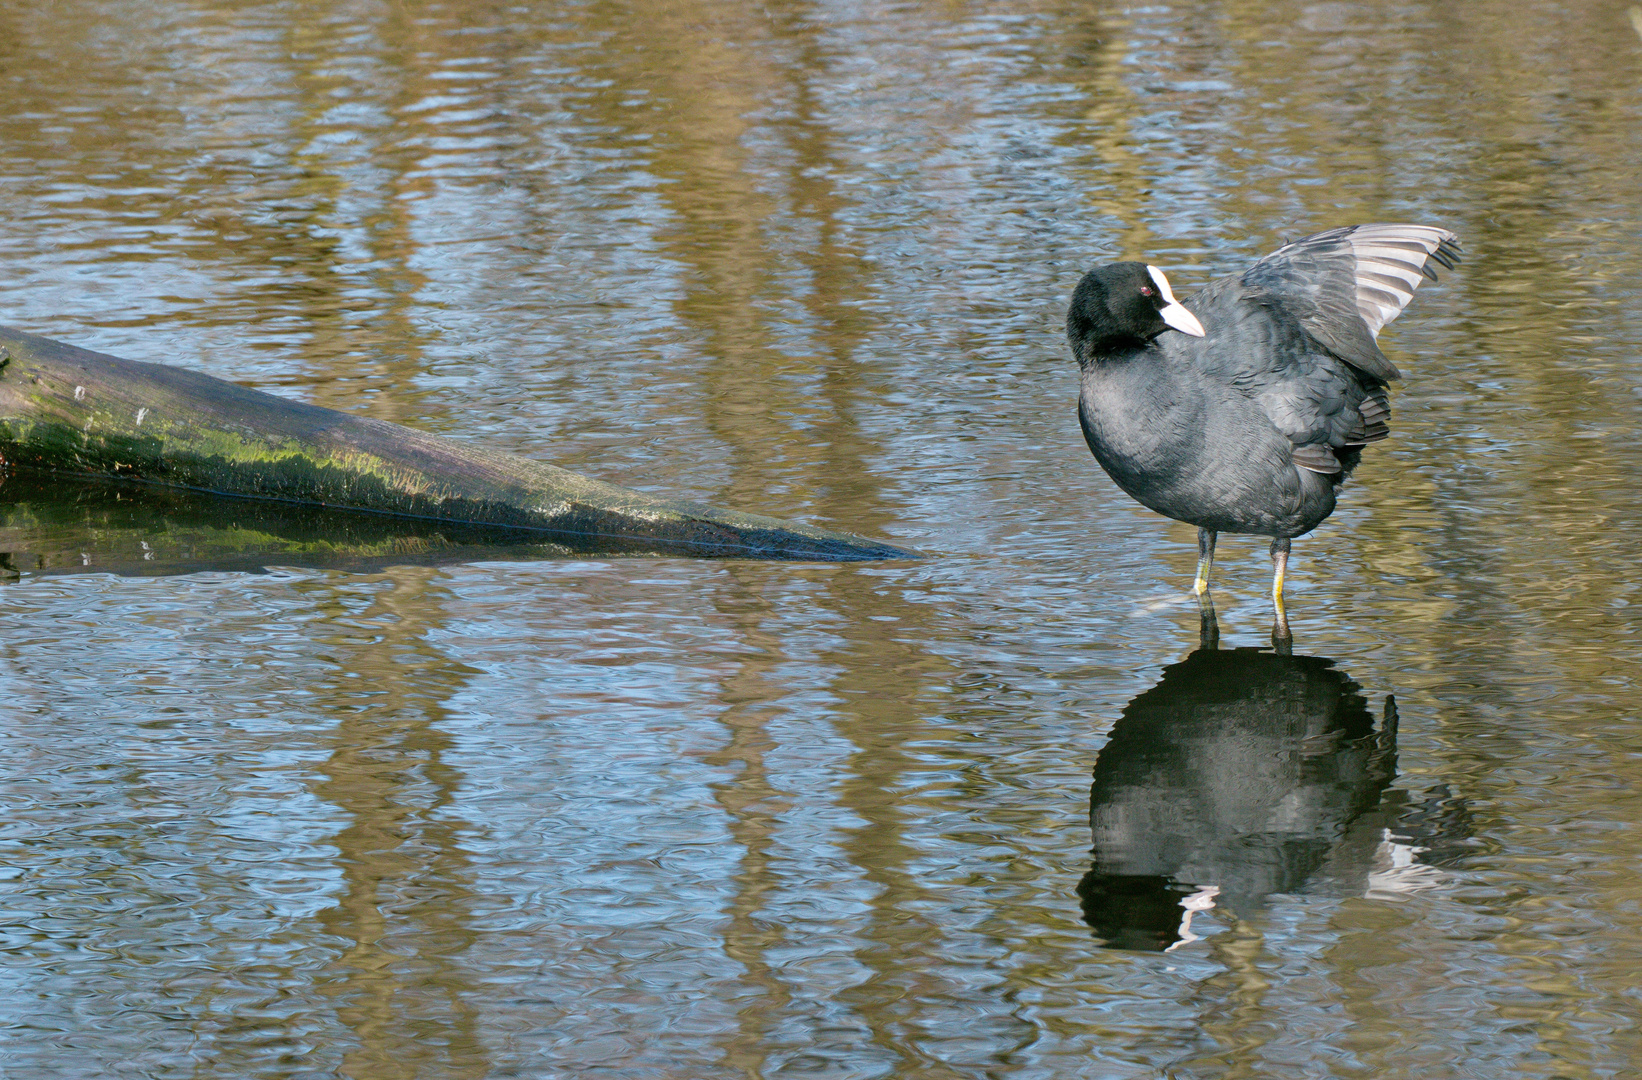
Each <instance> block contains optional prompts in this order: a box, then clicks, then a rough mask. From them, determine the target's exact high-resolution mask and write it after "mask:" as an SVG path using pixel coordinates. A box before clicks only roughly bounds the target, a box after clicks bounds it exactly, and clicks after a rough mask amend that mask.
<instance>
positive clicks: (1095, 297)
mask: <svg viewBox="0 0 1642 1080" xmlns="http://www.w3.org/2000/svg"><path fill="white" fill-rule="evenodd" d="M1165 330H1179V331H1180V332H1181V333H1183V334H1190V335H1191V336H1193V337H1202V336H1203V325H1202V324H1201V323H1199V322H1198V321H1197V318H1196V317H1195V316H1193V315H1192V313H1191V312H1189V311H1187V310H1186V309H1185V308H1184V307H1182V306H1181V305H1180V303H1179V302H1178V301H1177V300H1175V298H1174V291H1173V290H1172V289H1170V288H1169V279H1168V278H1166V277H1164V276H1163V271H1161V270H1159V269H1158V268H1157V267H1155V266H1148V265H1147V264H1146V263H1142V262H1120V263H1111V264H1109V265H1107V266H1097V267H1095V268H1094V269H1093V270H1091V271H1089V272H1088V273H1087V274H1084V275H1083V280H1082V281H1080V282H1078V287H1077V289H1076V291H1074V292H1073V293H1072V306H1071V307H1070V308H1069V309H1067V312H1066V339H1067V340H1068V341H1070V342H1071V343H1072V355H1074V356H1076V357H1077V359H1078V363H1080V364H1085V363H1089V362H1090V361H1092V360H1093V359H1094V358H1095V357H1097V356H1100V355H1102V354H1105V353H1111V352H1118V351H1122V350H1126V349H1138V348H1140V347H1141V346H1143V345H1145V344H1146V343H1147V342H1148V341H1151V340H1152V339H1153V338H1155V337H1157V336H1158V335H1159V334H1161V333H1163V332H1164V331H1165Z"/></svg>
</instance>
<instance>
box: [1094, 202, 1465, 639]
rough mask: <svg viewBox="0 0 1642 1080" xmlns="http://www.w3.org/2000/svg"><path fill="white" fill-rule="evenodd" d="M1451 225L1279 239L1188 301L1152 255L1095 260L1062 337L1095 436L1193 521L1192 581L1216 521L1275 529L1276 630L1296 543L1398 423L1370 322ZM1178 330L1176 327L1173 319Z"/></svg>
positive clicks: (1449, 241)
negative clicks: (1365, 452)
mask: <svg viewBox="0 0 1642 1080" xmlns="http://www.w3.org/2000/svg"><path fill="white" fill-rule="evenodd" d="M1459 255H1460V249H1459V243H1458V238H1457V237H1456V236H1455V235H1454V234H1453V233H1451V232H1448V231H1447V230H1445V229H1436V228H1431V227H1429V226H1425V225H1354V226H1350V227H1348V228H1343V229H1330V230H1328V231H1327V232H1320V233H1317V234H1315V235H1313V236H1308V237H1306V238H1304V239H1302V240H1297V241H1295V242H1294V243H1292V244H1288V245H1285V246H1284V247H1281V248H1279V249H1277V250H1276V251H1275V252H1273V253H1272V254H1270V255H1267V256H1266V257H1265V258H1264V259H1261V260H1260V261H1259V262H1257V263H1255V264H1254V265H1253V266H1251V267H1249V268H1248V269H1247V270H1245V271H1243V272H1242V273H1241V274H1238V275H1236V276H1233V277H1226V278H1221V279H1220V280H1218V281H1215V282H1212V283H1210V284H1209V285H1208V286H1207V287H1206V288H1204V289H1203V290H1202V291H1201V292H1199V293H1197V294H1196V295H1194V296H1192V297H1191V298H1189V299H1188V300H1186V301H1185V303H1181V302H1179V301H1177V300H1175V298H1174V294H1173V293H1172V292H1171V290H1170V288H1169V281H1168V279H1167V278H1166V277H1164V276H1163V272H1162V271H1161V270H1159V269H1158V268H1157V267H1155V266H1148V265H1147V264H1145V263H1138V262H1122V263H1113V264H1111V265H1109V266H1100V267H1096V268H1095V269H1094V270H1091V271H1089V273H1087V274H1085V275H1084V276H1083V280H1082V281H1080V282H1078V287H1077V290H1076V291H1075V292H1074V293H1073V294H1072V305H1071V309H1070V310H1069V311H1068V312H1067V313H1066V336H1067V339H1068V340H1069V341H1070V342H1071V345H1072V354H1073V355H1074V356H1075V357H1076V358H1077V361H1078V365H1079V367H1080V368H1082V372H1083V385H1082V392H1081V393H1080V394H1079V397H1078V419H1079V420H1080V421H1082V424H1083V435H1084V438H1085V439H1086V440H1088V443H1089V449H1091V450H1093V451H1094V453H1095V458H1096V459H1097V460H1098V461H1099V462H1100V464H1101V466H1102V467H1103V468H1105V470H1106V471H1107V472H1108V473H1110V474H1111V477H1112V479H1113V480H1115V481H1117V484H1118V486H1119V487H1121V488H1122V489H1123V490H1124V491H1126V492H1128V493H1129V494H1130V495H1132V496H1133V497H1134V498H1135V499H1136V500H1138V501H1139V502H1140V503H1141V505H1143V506H1146V507H1148V508H1150V509H1152V510H1156V511H1157V512H1158V513H1160V514H1164V515H1166V516H1168V517H1171V518H1174V519H1175V520H1176V521H1185V522H1189V523H1190V524H1192V525H1196V526H1197V530H1198V532H1197V537H1198V566H1197V581H1196V584H1195V586H1194V591H1195V592H1196V593H1197V594H1198V596H1199V597H1203V596H1204V594H1205V593H1206V592H1207V591H1208V587H1209V570H1210V568H1211V566H1212V565H1213V562H1214V543H1215V538H1216V535H1217V534H1219V533H1223V532H1231V533H1253V534H1255V535H1257V536H1269V537H1271V538H1272V544H1271V553H1272V562H1273V570H1274V573H1273V579H1272V603H1273V606H1274V607H1275V609H1276V614H1277V620H1276V624H1275V626H1274V628H1273V634H1274V636H1277V637H1279V638H1287V637H1288V636H1289V632H1288V620H1287V618H1286V616H1285V614H1284V610H1283V571H1284V569H1285V567H1286V566H1287V563H1288V553H1289V541H1290V540H1291V539H1293V538H1294V537H1296V536H1303V535H1304V534H1306V533H1308V532H1310V531H1311V530H1312V529H1314V528H1316V527H1317V525H1318V524H1319V523H1320V522H1321V521H1322V520H1323V519H1324V518H1326V517H1328V516H1329V514H1331V513H1333V512H1334V496H1335V492H1336V490H1337V489H1338V488H1339V486H1340V484H1341V483H1342V482H1343V481H1344V480H1345V478H1346V477H1347V476H1348V475H1350V473H1351V470H1352V469H1353V468H1354V467H1355V466H1356V464H1357V460H1358V458H1360V457H1361V456H1362V448H1363V447H1364V446H1365V445H1367V444H1368V443H1371V442H1374V441H1375V440H1377V439H1383V438H1385V437H1386V435H1388V434H1390V429H1389V428H1388V427H1387V426H1386V419H1387V418H1388V417H1389V416H1390V415H1391V407H1390V402H1389V401H1388V399H1387V397H1386V384H1387V383H1388V382H1390V381H1391V380H1393V379H1397V378H1400V377H1401V376H1400V373H1399V372H1398V371H1397V369H1396V367H1394V366H1393V365H1392V363H1391V361H1390V360H1388V359H1386V357H1385V354H1384V353H1382V352H1380V349H1379V346H1378V345H1376V344H1375V338H1376V337H1377V336H1378V334H1379V332H1380V328H1381V327H1382V326H1384V325H1385V324H1386V323H1388V322H1390V321H1391V320H1392V319H1395V318H1396V317H1397V316H1398V315H1399V314H1400V313H1401V312H1402V309H1403V308H1404V307H1405V306H1407V304H1408V301H1409V300H1410V299H1412V298H1413V296H1414V290H1415V289H1416V288H1418V287H1419V285H1420V282H1421V280H1422V278H1431V279H1432V280H1433V281H1434V280H1436V273H1435V272H1434V271H1433V270H1432V269H1431V267H1430V266H1429V265H1428V264H1429V263H1432V262H1435V263H1440V264H1441V265H1442V266H1444V267H1453V266H1454V265H1455V264H1456V263H1457V262H1458V261H1459ZM1170 330H1174V331H1176V332H1175V333H1169V332H1168V331H1170Z"/></svg>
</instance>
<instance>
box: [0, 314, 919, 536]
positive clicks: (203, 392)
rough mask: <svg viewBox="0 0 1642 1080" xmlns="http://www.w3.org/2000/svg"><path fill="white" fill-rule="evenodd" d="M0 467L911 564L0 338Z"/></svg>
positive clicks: (761, 521)
mask: <svg viewBox="0 0 1642 1080" xmlns="http://www.w3.org/2000/svg"><path fill="white" fill-rule="evenodd" d="M0 456H4V458H5V460H6V462H7V463H8V465H9V466H11V467H14V468H24V469H36V470H46V471H52V472H64V473H75V474H81V475H93V476H107V477H119V478H123V479H128V480H142V481H147V482H150V483H156V484H167V485H172V486H177V487H184V488H192V489H196V490H201V491H210V492H216V493H219V494H228V495H238V496H244V497H248V498H264V499H281V500H286V501H291V502H298V503H306V504H312V505H321V506H337V507H347V508H350V509H355V510H369V511H375V512H378V513H385V514H399V515H405V516H411V517H422V518H433V519H437V520H443V521H458V522H468V523H473V524H482V525H493V526H505V527H509V528H516V529H527V530H535V531H538V532H542V533H548V534H562V535H571V536H577V537H587V538H591V537H599V538H603V539H606V540H608V541H609V548H610V549H611V550H627V551H655V552H658V553H673V554H690V555H708V556H726V557H742V558H775V559H826V560H843V559H886V558H904V557H907V556H908V555H909V553H908V552H906V551H902V550H901V549H899V548H896V547H892V546H891V545H888V544H884V543H879V542H877V541H873V540H867V539H863V538H861V537H857V536H851V535H849V534H847V533H839V532H832V531H829V530H826V529H816V528H812V527H810V526H807V525H800V524H796V523H793V522H788V521H782V520H779V519H776V518H771V517H764V516H762V515H758V514H747V513H741V512H739V511H735V510H722V509H718V508H716V507H711V506H704V505H702V504H700V503H692V502H683V501H679V500H674V499H664V498H658V497H655V496H652V495H646V494H643V493H641V492H637V491H632V490H630V489H628V488H623V487H619V486H617V485H615V484H607V483H602V482H600V481H597V480H592V479H589V478H587V477H585V476H580V475H578V474H576V473H573V472H568V471H566V470H564V469H560V468H556V467H554V466H552V465H547V464H543V463H541V462H537V461H532V460H530V459H528V458H521V457H517V456H514V455H510V454H503V453H498V452H495V451H491V450H486V449H484V448H482V447H477V446H473V445H471V444H469V443H466V442H461V441H457V440H454V439H446V438H441V437H440V436H437V435H430V434H428V433H426V432H422V431H417V430H415V429H414V428H408V427H403V426H401V425H398V424H390V423H386V422H384V421H381V420H370V419H365V418H362V417H356V416H350V415H348V414H346V413H340V412H336V411H334V410H332V409H323V408H319V407H317V406H314V405H305V404H302V403H300V402H294V401H287V400H286V399H284V398H280V397H275V396H273V395H271V394H264V393H261V392H259V391H256V390H250V389H247V388H245V387H242V386H237V385H235V384H233V383H230V382H224V381H223V380H221V379H215V378H212V377H211V376H209V375H202V374H200V373H198V372H193V371H186V370H183V369H181V368H174V367H168V366H165V365H162V364H145V363H138V362H135V361H131V360H121V359H119V358H118V357H114V356H107V355H105V354H102V353H97V352H91V351H90V350H87V349H80V348H76V347H74V346H72V345H65V344H62V343H61V342H56V341H51V340H48V339H46V338H41V337H35V336H33V335H30V334H24V333H20V332H18V331H15V330H9V329H6V328H4V327H0Z"/></svg>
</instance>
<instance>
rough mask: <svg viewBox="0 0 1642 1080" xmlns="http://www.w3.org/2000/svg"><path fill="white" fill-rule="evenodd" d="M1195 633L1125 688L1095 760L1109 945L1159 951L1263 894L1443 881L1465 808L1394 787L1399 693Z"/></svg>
mask: <svg viewBox="0 0 1642 1080" xmlns="http://www.w3.org/2000/svg"><path fill="white" fill-rule="evenodd" d="M1216 644H1217V642H1216V635H1215V634H1214V632H1213V623H1212V617H1210V619H1208V620H1206V622H1205V626H1204V639H1203V647H1202V648H1200V649H1198V650H1197V651H1196V652H1193V653H1192V654H1191V655H1190V656H1188V657H1187V658H1186V659H1185V660H1183V661H1181V662H1180V663H1178V664H1174V665H1172V666H1170V667H1168V668H1165V669H1164V671H1163V678H1162V680H1161V681H1160V682H1159V683H1158V684H1157V685H1156V686H1154V687H1152V688H1151V689H1150V690H1147V691H1146V692H1145V693H1143V694H1141V695H1140V696H1139V697H1137V698H1135V699H1134V700H1133V701H1131V702H1130V703H1129V705H1128V707H1127V708H1125V709H1124V710H1123V715H1122V717H1121V718H1120V719H1119V720H1118V722H1117V725H1116V726H1115V727H1114V728H1113V729H1112V735H1111V739H1110V740H1109V741H1108V742H1107V744H1106V745H1105V746H1104V747H1103V748H1102V749H1101V751H1100V754H1099V756H1098V757H1097V759H1096V761H1095V770H1094V785H1093V787H1092V788H1091V789H1090V792H1089V825H1090V829H1091V830H1092V832H1093V834H1094V866H1093V868H1092V869H1091V870H1090V871H1089V873H1088V874H1086V875H1085V876H1084V878H1083V881H1082V882H1081V883H1080V884H1079V886H1078V895H1079V897H1080V900H1081V902H1082V908H1083V917H1084V920H1085V921H1086V922H1088V923H1089V925H1090V926H1092V927H1094V929H1095V933H1096V935H1097V936H1098V937H1100V938H1101V939H1103V941H1104V943H1105V944H1106V946H1107V947H1109V948H1123V949H1139V950H1147V951H1157V950H1165V949H1171V948H1174V947H1175V946H1177V945H1179V944H1183V943H1185V942H1190V941H1193V940H1195V939H1196V938H1197V937H1198V933H1197V932H1196V931H1194V929H1193V927H1194V920H1195V925H1196V928H1197V930H1201V929H1202V928H1203V926H1204V921H1205V920H1207V919H1211V918H1213V917H1214V914H1215V913H1216V912H1227V913H1230V914H1231V915H1233V916H1234V917H1243V918H1246V917H1248V916H1249V915H1251V914H1252V913H1254V912H1256V911H1257V910H1259V909H1260V908H1261V907H1262V906H1264V904H1265V902H1266V898H1267V897H1268V896H1270V895H1272V894H1273V893H1293V892H1299V891H1301V890H1302V889H1304V890H1306V891H1322V892H1326V893H1331V894H1335V895H1357V896H1361V895H1365V894H1372V893H1376V892H1381V893H1383V892H1388V891H1408V890H1411V889H1416V888H1421V887H1426V886H1429V885H1430V884H1433V883H1435V882H1436V881H1440V875H1439V874H1438V873H1437V871H1436V869H1435V866H1436V865H1437V864H1438V863H1440V862H1444V861H1447V858H1446V856H1448V855H1451V854H1457V852H1456V851H1455V850H1454V843H1455V841H1456V840H1458V841H1461V842H1463V840H1464V836H1465V833H1466V831H1467V830H1466V828H1465V820H1466V815H1465V813H1464V808H1463V806H1456V805H1455V804H1454V803H1453V800H1451V799H1449V798H1447V793H1446V792H1445V791H1442V790H1438V791H1436V792H1434V793H1433V795H1432V797H1431V798H1430V799H1428V800H1426V801H1425V802H1424V803H1421V804H1418V805H1411V804H1409V803H1408V801H1407V795H1406V793H1404V792H1402V791H1399V790H1397V789H1394V788H1391V786H1390V785H1391V781H1392V779H1393V777H1394V776H1395V775H1396V740H1397V706H1396V702H1395V700H1394V699H1393V698H1392V697H1391V696H1390V695H1387V696H1386V699H1385V703H1384V706H1383V709H1382V715H1381V717H1380V720H1379V723H1378V725H1376V722H1375V717H1374V716H1373V714H1372V713H1371V712H1370V710H1369V705H1368V702H1367V700H1366V699H1365V698H1364V696H1363V694H1362V688H1361V687H1360V686H1358V684H1357V683H1356V682H1354V681H1352V679H1351V678H1350V677H1349V676H1347V675H1346V674H1345V673H1344V672H1342V671H1340V670H1338V669H1337V668H1336V667H1335V666H1334V661H1333V660H1330V659H1327V658H1324V657H1320V656H1293V655H1283V654H1279V653H1274V652H1270V651H1267V650H1263V649H1254V648H1239V649H1230V650H1224V651H1222V650H1220V649H1218V648H1217V647H1216Z"/></svg>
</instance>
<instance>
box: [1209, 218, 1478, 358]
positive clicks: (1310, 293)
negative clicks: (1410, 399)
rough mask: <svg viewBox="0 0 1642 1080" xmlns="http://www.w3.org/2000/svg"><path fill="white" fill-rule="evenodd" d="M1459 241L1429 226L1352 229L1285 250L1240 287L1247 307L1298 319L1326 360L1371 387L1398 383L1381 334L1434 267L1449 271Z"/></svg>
mask: <svg viewBox="0 0 1642 1080" xmlns="http://www.w3.org/2000/svg"><path fill="white" fill-rule="evenodd" d="M1459 259H1460V246H1459V238H1458V237H1457V236H1455V235H1454V234H1453V233H1451V232H1449V231H1448V230H1446V229H1437V228H1433V227H1431V226H1429V225H1351V226H1347V227H1346V228H1343V229H1330V230H1328V231H1327V232H1320V233H1315V234H1313V235H1311V236H1308V237H1305V238H1304V239H1302V240H1296V241H1295V242H1294V243H1292V244H1285V245H1284V246H1282V247H1280V248H1278V249H1277V250H1276V251H1274V252H1272V253H1271V254H1270V255H1267V256H1266V257H1265V258H1264V259H1261V260H1260V261H1259V262H1257V263H1255V264H1254V265H1253V266H1251V267H1249V268H1248V269H1247V270H1245V271H1244V272H1243V274H1242V277H1241V278H1240V279H1239V280H1240V281H1241V283H1242V285H1243V287H1244V289H1245V290H1246V293H1245V295H1246V296H1247V297H1248V298H1249V299H1253V300H1256V301H1258V302H1259V303H1262V304H1265V305H1267V306H1269V307H1272V308H1276V309H1281V310H1282V311H1283V312H1285V313H1287V314H1289V315H1291V316H1292V317H1293V318H1295V319H1297V320H1298V321H1299V323H1300V325H1301V327H1303V328H1304V329H1305V331H1306V333H1307V334H1309V335H1310V336H1311V337H1312V338H1314V339H1315V340H1316V341H1317V343H1318V344H1319V345H1321V346H1323V348H1325V349H1327V350H1328V351H1329V352H1330V353H1333V354H1334V355H1335V356H1337V357H1339V358H1340V359H1341V360H1344V361H1345V362H1346V363H1348V364H1350V365H1351V366H1352V367H1354V368H1357V369H1358V370H1359V371H1362V372H1364V373H1366V374H1368V375H1372V376H1373V377H1374V378H1376V379H1380V380H1384V381H1390V380H1392V379H1399V378H1401V377H1402V375H1401V373H1400V372H1399V371H1398V370H1397V368H1396V366H1395V365H1393V364H1392V363H1391V361H1390V360H1388V359H1386V356H1385V354H1384V353H1382V352H1381V351H1380V347H1379V345H1378V344H1377V343H1376V342H1375V338H1377V337H1378V336H1379V333H1380V328H1381V327H1383V326H1385V324H1386V323H1388V322H1390V321H1391V320H1392V319H1395V318H1396V317H1397V316H1398V315H1400V314H1402V310H1403V308H1405V307H1407V306H1408V302H1409V301H1410V300H1412V299H1413V298H1414V290H1415V289H1417V288H1419V287H1420V282H1421V281H1423V280H1425V279H1426V278H1429V279H1431V280H1432V281H1435V280H1436V279H1437V275H1436V271H1435V270H1433V269H1432V267H1431V264H1432V263H1438V264H1440V265H1442V266H1443V267H1445V268H1450V269H1451V268H1453V266H1454V265H1455V264H1456V263H1458V262H1459Z"/></svg>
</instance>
